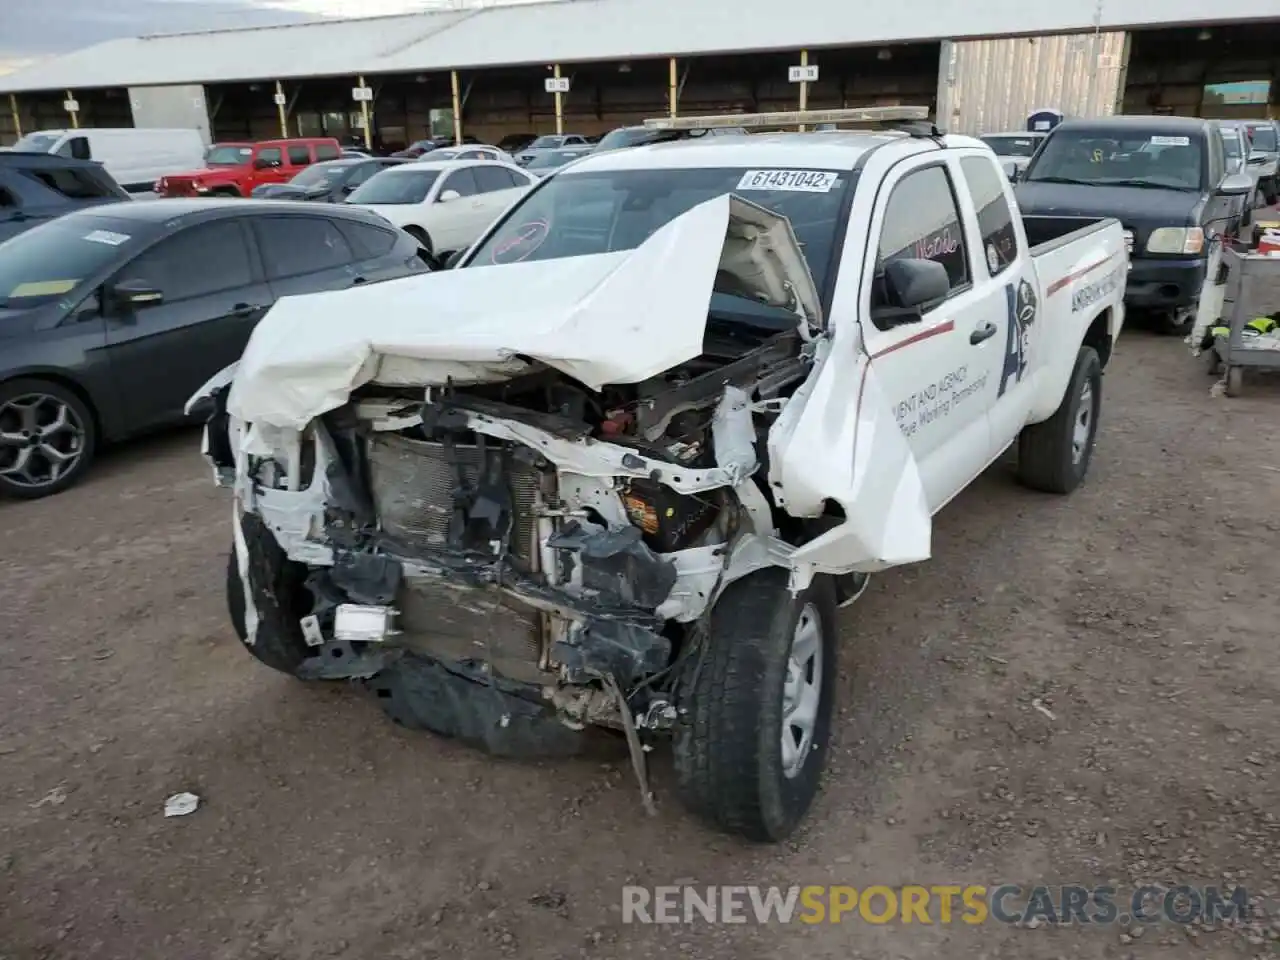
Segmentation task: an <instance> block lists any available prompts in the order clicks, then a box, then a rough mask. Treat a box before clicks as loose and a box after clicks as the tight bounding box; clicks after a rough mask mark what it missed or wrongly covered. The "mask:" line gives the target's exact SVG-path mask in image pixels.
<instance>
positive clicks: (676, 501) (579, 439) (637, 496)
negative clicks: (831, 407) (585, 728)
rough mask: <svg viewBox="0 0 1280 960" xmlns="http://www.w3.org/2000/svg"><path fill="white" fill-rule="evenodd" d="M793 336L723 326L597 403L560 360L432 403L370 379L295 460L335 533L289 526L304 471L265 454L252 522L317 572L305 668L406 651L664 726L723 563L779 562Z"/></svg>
mask: <svg viewBox="0 0 1280 960" xmlns="http://www.w3.org/2000/svg"><path fill="white" fill-rule="evenodd" d="M778 327H779V324H777V323H772V324H768V323H766V324H764V325H763V326H754V325H752V324H751V323H744V322H743V321H742V320H741V318H737V317H724V316H722V317H713V318H712V319H711V320H710V321H709V323H708V325H707V330H706V340H705V351H704V352H703V354H701V355H700V356H698V357H696V358H694V359H693V360H691V361H690V362H689V363H687V364H682V365H681V366H679V367H677V368H674V369H672V370H670V371H668V372H667V373H665V374H663V375H661V376H659V377H656V378H653V379H650V380H647V381H645V382H642V383H639V384H634V385H622V386H609V387H606V388H605V389H604V390H602V391H600V392H599V393H596V392H594V391H590V390H587V389H586V388H584V387H582V386H581V385H579V384H577V383H575V382H573V381H572V380H571V379H570V378H568V377H566V376H565V375H564V374H562V373H560V372H558V371H555V370H550V369H546V368H541V369H535V370H532V371H530V372H528V373H526V374H523V375H521V376H519V377H516V378H514V379H512V380H509V381H506V382H502V383H492V384H480V385H473V386H469V387H462V388H451V387H447V386H446V387H441V388H428V389H427V391H426V398H425V400H424V399H422V393H421V392H420V391H419V392H418V397H417V398H415V397H413V396H412V395H410V393H409V392H408V391H404V390H398V389H388V388H385V387H378V386H370V387H366V388H362V389H360V390H359V391H357V392H356V393H355V394H354V395H353V396H352V397H351V401H350V403H349V404H348V405H346V406H344V407H342V408H339V409H338V410H335V411H332V412H331V413H329V414H326V415H325V416H323V417H322V418H320V420H319V421H317V423H316V424H315V425H314V427H313V429H312V431H311V432H310V435H311V446H310V449H309V451H307V452H301V451H300V452H299V456H298V458H297V463H296V468H297V469H299V470H300V472H301V477H300V480H299V482H298V484H297V486H298V487H299V490H300V491H301V490H303V489H314V488H316V487H317V486H319V487H325V486H327V487H328V490H329V492H328V494H326V496H325V501H326V504H327V506H326V509H325V510H324V513H323V517H324V520H323V525H324V529H323V531H317V530H315V529H314V527H313V526H312V525H311V524H307V525H306V526H304V527H299V528H296V529H294V530H292V531H291V530H290V529H289V524H290V523H291V521H292V520H294V519H296V515H295V514H292V513H290V512H288V511H285V512H282V513H280V514H277V512H276V510H275V509H273V500H277V499H280V496H279V495H281V494H283V495H284V499H286V500H287V499H289V497H290V494H289V493H288V491H287V490H280V489H279V488H280V486H281V485H282V482H283V478H285V477H286V476H288V474H289V472H290V467H289V464H288V463H282V462H279V461H278V460H277V459H275V458H269V457H268V458H259V459H256V460H255V463H254V469H253V480H254V481H255V483H254V486H255V487H257V488H258V491H259V492H258V494H257V507H258V509H257V510H256V511H255V512H256V514H257V515H258V516H260V517H261V518H262V519H263V520H265V521H266V524H267V526H268V527H269V528H270V530H271V535H272V536H273V537H274V539H275V540H276V541H277V542H279V544H280V545H281V546H282V547H283V548H284V551H285V553H286V554H287V555H288V556H289V557H290V558H291V559H293V560H294V561H297V560H298V559H301V558H305V559H306V560H309V561H310V562H309V563H308V567H309V573H308V575H307V578H306V581H305V582H306V587H307V590H308V592H309V593H310V595H311V598H312V603H311V609H310V611H309V612H308V613H307V614H306V615H305V616H304V617H303V618H301V619H302V620H304V621H305V623H304V624H303V625H302V626H301V627H300V631H301V632H302V634H303V635H304V636H305V637H306V639H307V642H308V643H309V645H312V646H313V647H314V651H313V652H314V656H313V657H312V658H311V659H309V660H308V662H307V663H306V664H305V665H304V666H303V667H302V669H301V672H302V673H304V674H306V675H312V676H318V677H329V678H333V677H340V676H345V677H366V678H369V677H373V676H375V675H376V674H377V673H379V672H380V671H381V670H382V669H383V668H384V667H385V666H386V664H387V663H388V662H389V661H390V660H391V659H393V658H394V657H395V656H396V655H398V654H399V653H402V652H406V651H407V652H412V653H415V654H421V655H425V656H427V657H430V658H433V659H434V660H437V661H439V662H440V663H442V664H444V665H446V668H461V669H462V670H464V671H465V672H467V673H474V674H475V675H477V676H481V677H485V678H491V679H492V680H494V681H497V682H500V683H502V684H503V685H506V686H507V687H508V688H509V689H511V690H515V691H518V692H519V693H521V694H523V695H525V696H527V697H531V698H537V699H542V700H549V701H550V702H551V703H553V704H554V706H555V707H556V709H557V711H558V713H559V714H560V718H561V720H562V721H563V722H567V723H569V724H570V725H580V724H582V723H586V722H594V723H605V724H606V725H618V726H621V725H623V721H622V718H621V716H620V713H619V709H618V707H619V704H617V703H616V702H615V694H614V693H613V692H612V690H611V689H610V687H609V686H608V685H603V681H605V680H606V679H607V680H608V681H610V683H611V684H614V685H616V687H617V689H619V690H621V691H622V692H623V693H624V695H625V696H626V699H627V702H628V704H629V706H630V707H631V709H632V710H633V711H635V712H636V713H638V714H639V715H640V716H641V717H647V716H650V715H651V714H652V715H653V717H654V718H655V720H654V722H655V723H656V722H657V717H659V716H661V715H662V714H663V713H664V712H665V711H667V710H668V708H669V707H670V703H671V701H670V696H671V691H670V689H669V684H664V683H662V682H661V678H662V677H663V676H666V677H671V676H673V675H674V673H675V671H674V669H673V668H674V667H675V665H676V663H677V661H678V659H679V657H680V656H681V655H682V653H687V651H688V650H689V649H691V644H690V642H689V633H690V631H691V629H693V627H694V625H696V623H697V621H698V620H699V618H700V617H702V615H703V614H704V613H705V611H706V610H707V609H708V607H709V605H710V603H711V602H712V601H713V599H714V596H715V593H716V591H717V589H718V587H719V585H720V584H721V583H722V582H725V574H726V572H727V571H729V570H730V567H731V565H732V564H733V563H737V564H738V565H739V570H735V571H733V573H734V575H735V576H740V575H741V572H742V571H744V570H749V569H753V568H756V567H758V566H760V565H764V564H767V563H768V562H769V560H768V551H767V549H766V547H765V544H764V542H763V540H762V539H761V538H762V537H770V536H772V535H773V534H774V533H775V525H774V521H773V515H774V512H775V511H774V507H773V505H772V504H771V503H770V500H769V493H768V485H767V484H762V483H760V482H758V480H757V476H756V475H757V474H758V473H760V469H759V468H760V466H761V462H762V461H761V458H760V457H759V456H758V455H757V450H760V451H763V450H765V449H766V446H767V442H766V441H767V432H768V429H769V426H770V424H771V423H772V421H773V419H774V417H775V411H776V409H777V407H778V403H779V402H780V401H781V400H782V399H784V398H785V396H786V395H788V394H789V393H790V392H791V391H793V390H794V389H795V387H796V386H797V385H798V384H799V383H801V382H802V381H803V380H804V378H805V377H806V375H807V373H808V371H809V369H810V366H811V358H812V350H811V349H810V348H809V345H808V344H807V343H806V341H805V340H804V338H803V337H802V336H801V334H800V333H799V332H798V331H797V330H796V328H795V325H794V324H792V323H786V324H785V326H784V327H783V329H781V330H779V329H778ZM554 442H559V443H562V444H579V445H582V444H585V445H587V447H586V448H587V449H591V448H592V447H601V446H603V445H606V444H607V445H610V446H611V447H613V448H614V449H615V451H616V453H615V455H616V457H617V459H618V466H619V468H620V469H621V471H622V472H623V475H622V476H615V477H602V476H598V475H596V474H598V473H599V471H598V470H590V469H588V470H582V471H581V472H580V471H578V470H575V469H574V465H573V464H572V463H570V464H565V463H563V462H562V463H560V465H559V467H558V468H557V463H556V460H555V459H553V457H555V451H554V450H548V449H546V448H547V447H548V446H553V445H554ZM317 474H320V475H319V476H318V475H317ZM673 485H678V486H683V487H685V488H686V490H687V492H684V491H681V490H680V489H676V488H675V487H673ZM246 519H247V520H249V521H250V523H251V524H253V523H254V522H255V521H256V518H252V517H246ZM317 534H319V536H317ZM752 544H754V548H752V547H751V546H750V545H752ZM735 550H737V551H739V552H740V553H739V555H738V557H737V559H736V560H734V559H733V557H734V553H735ZM250 579H252V578H250ZM249 586H250V589H254V588H255V587H256V586H257V585H256V584H250V585H249ZM478 588H480V589H478ZM259 603H260V601H259ZM655 711H656V712H655Z"/></svg>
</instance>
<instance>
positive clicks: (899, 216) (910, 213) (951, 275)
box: [873, 164, 969, 306]
mask: <svg viewBox="0 0 1280 960" xmlns="http://www.w3.org/2000/svg"><path fill="white" fill-rule="evenodd" d="M878 249H879V256H878V258H877V265H876V266H877V269H876V272H877V273H879V272H880V270H881V269H882V268H883V267H884V265H885V264H887V263H891V262H892V261H894V260H900V259H904V258H907V257H913V258H915V259H920V260H936V261H937V262H938V263H940V264H942V265H943V266H944V267H946V268H947V277H948V279H949V280H950V281H951V292H952V293H955V292H956V291H957V290H959V289H960V288H961V287H964V286H967V285H968V283H969V266H968V264H969V261H968V254H967V253H966V251H965V248H964V231H963V230H961V228H960V212H959V209H958V207H957V206H956V195H955V191H954V190H953V189H952V188H951V177H950V176H949V175H948V174H947V169H946V167H944V166H942V165H941V164H939V165H936V166H932V167H925V168H924V169H922V170H916V171H915V172H914V173H909V174H907V176H905V177H903V178H902V180H900V181H899V182H898V185H897V186H896V187H894V188H893V193H892V194H890V195H889V205H888V207H887V208H886V210H885V214H884V223H883V226H882V227H881V234H880V245H879V248H878ZM875 287H876V288H877V292H879V291H878V287H879V284H876V285H875ZM883 305H884V304H880V303H873V306H883Z"/></svg>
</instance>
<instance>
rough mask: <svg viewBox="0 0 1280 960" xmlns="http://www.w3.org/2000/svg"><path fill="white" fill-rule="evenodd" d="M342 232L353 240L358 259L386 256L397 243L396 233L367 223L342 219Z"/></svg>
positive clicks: (353, 248)
mask: <svg viewBox="0 0 1280 960" xmlns="http://www.w3.org/2000/svg"><path fill="white" fill-rule="evenodd" d="M340 226H341V228H342V232H343V233H344V234H346V237H347V239H348V240H349V241H350V242H351V248H352V250H353V251H354V252H355V256H356V259H357V260H374V259H377V258H378V257H385V256H386V255H387V254H388V253H390V252H391V248H392V247H394V246H395V245H396V235H395V234H394V233H392V232H391V231H390V230H382V229H380V228H378V227H374V226H370V225H369V224H367V223H353V222H348V221H342V223H341V224H340Z"/></svg>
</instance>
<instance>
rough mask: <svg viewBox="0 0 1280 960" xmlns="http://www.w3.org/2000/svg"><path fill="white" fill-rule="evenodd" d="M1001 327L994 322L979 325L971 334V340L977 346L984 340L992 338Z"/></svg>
mask: <svg viewBox="0 0 1280 960" xmlns="http://www.w3.org/2000/svg"><path fill="white" fill-rule="evenodd" d="M999 329H1000V328H999V327H997V326H996V325H995V324H994V323H988V324H985V325H983V326H981V327H979V328H978V329H977V330H975V331H973V333H971V334H969V342H970V343H971V344H973V345H974V346H975V347H976V346H977V345H978V344H980V343H982V342H983V341H984V340H990V339H991V338H992V337H994V336H995V335H996V332H997V331H998V330H999Z"/></svg>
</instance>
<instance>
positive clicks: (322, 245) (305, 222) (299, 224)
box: [253, 217, 355, 280]
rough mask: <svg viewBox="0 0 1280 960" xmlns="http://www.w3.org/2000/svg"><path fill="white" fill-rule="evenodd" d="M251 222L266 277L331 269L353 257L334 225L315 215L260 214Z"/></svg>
mask: <svg viewBox="0 0 1280 960" xmlns="http://www.w3.org/2000/svg"><path fill="white" fill-rule="evenodd" d="M253 226H254V229H255V230H256V231H257V233H258V242H259V244H261V246H262V259H263V261H264V262H265V263H266V265H267V278H268V279H270V280H281V279H284V278H285V277H298V276H302V275H303V274H307V273H319V272H320V271H321V270H332V269H334V268H335V267H343V266H346V265H347V264H349V263H351V261H352V260H353V259H355V257H354V254H353V253H352V251H351V245H350V244H349V243H347V240H346V238H345V237H344V236H343V235H342V234H341V233H340V232H339V231H338V228H337V227H335V226H334V225H333V223H331V222H330V221H328V220H322V219H320V218H319V217H262V218H260V219H257V220H255V221H254V224H253Z"/></svg>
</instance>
